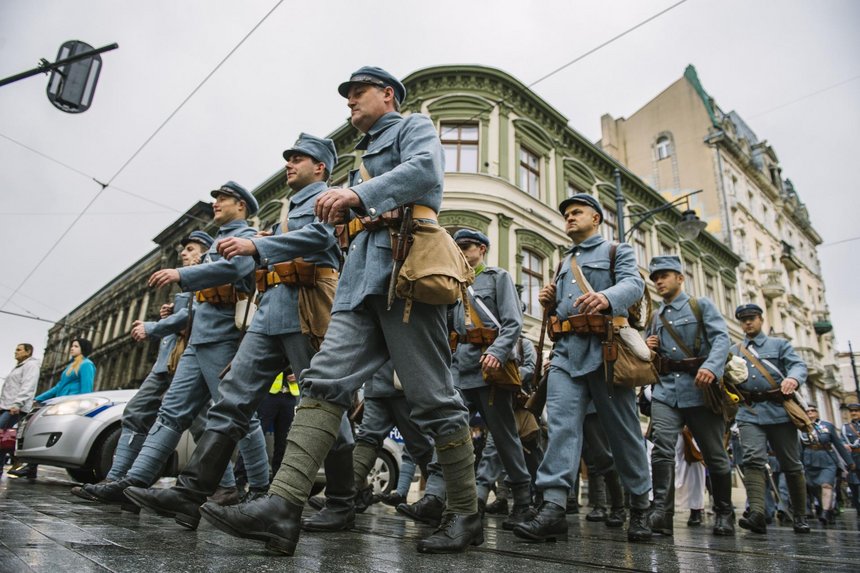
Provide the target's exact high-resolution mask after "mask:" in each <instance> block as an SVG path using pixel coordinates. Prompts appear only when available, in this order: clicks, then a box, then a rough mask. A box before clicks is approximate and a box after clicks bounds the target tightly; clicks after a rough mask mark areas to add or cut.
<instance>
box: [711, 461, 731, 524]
mask: <svg viewBox="0 0 860 573" xmlns="http://www.w3.org/2000/svg"><path fill="white" fill-rule="evenodd" d="M711 488H712V489H713V493H714V535H723V536H731V535H734V534H735V511H734V507H733V506H732V474H730V473H729V474H723V475H715V474H711Z"/></svg>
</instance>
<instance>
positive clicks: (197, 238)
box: [180, 231, 215, 249]
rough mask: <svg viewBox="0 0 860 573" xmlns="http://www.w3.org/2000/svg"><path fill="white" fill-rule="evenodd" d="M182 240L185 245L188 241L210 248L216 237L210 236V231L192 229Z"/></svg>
mask: <svg viewBox="0 0 860 573" xmlns="http://www.w3.org/2000/svg"><path fill="white" fill-rule="evenodd" d="M180 242H181V243H182V246H183V247H184V246H185V245H187V244H188V243H200V244H201V245H203V246H204V247H206V248H207V249H208V248H209V247H211V246H212V243H214V242H215V239H213V238H212V237H211V236H209V233H206V232H204V231H191V233H190V234H189V235H188V236H187V237H185V238H184V239H182V241H180Z"/></svg>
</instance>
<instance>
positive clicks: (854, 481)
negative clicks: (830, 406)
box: [842, 403, 860, 518]
mask: <svg viewBox="0 0 860 573" xmlns="http://www.w3.org/2000/svg"><path fill="white" fill-rule="evenodd" d="M848 415H849V416H851V420H850V421H849V422H848V423H846V424H844V425H843V426H842V435H843V436H844V438H845V442H846V443H847V444H848V447H849V448H850V449H851V458H852V459H853V460H854V471H852V472H850V473H849V474H848V487H849V488H851V505H852V506H853V507H854V509H856V510H857V514H858V518H860V404H857V403H854V404H848Z"/></svg>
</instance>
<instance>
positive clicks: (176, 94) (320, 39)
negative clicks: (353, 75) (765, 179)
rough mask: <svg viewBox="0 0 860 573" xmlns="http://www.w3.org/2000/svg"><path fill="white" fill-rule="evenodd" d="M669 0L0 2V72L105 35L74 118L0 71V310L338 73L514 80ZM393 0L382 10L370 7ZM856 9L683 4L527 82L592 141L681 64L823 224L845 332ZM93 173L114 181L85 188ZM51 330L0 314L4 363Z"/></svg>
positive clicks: (134, 246)
mask: <svg viewBox="0 0 860 573" xmlns="http://www.w3.org/2000/svg"><path fill="white" fill-rule="evenodd" d="M676 2H677V0H624V1H622V0H614V1H613V2H600V1H597V0H592V1H580V0H576V1H574V0H559V1H549V0H541V1H538V0H518V1H516V2H513V1H507V0H505V1H503V0H492V1H483V0H472V1H468V2H464V1H462V0H458V1H449V0H438V1H437V2H434V3H432V4H428V3H426V2H421V3H418V2H398V3H396V4H395V3H370V2H356V1H355V0H342V1H334V0H331V1H325V2H317V3H311V4H309V3H306V2H295V1H292V2H291V1H289V0H284V1H283V2H281V3H280V4H279V3H278V2H277V0H246V1H244V2H241V3H240V2H226V1H214V0H205V1H204V0H193V1H192V0H187V1H180V2H177V1H175V0H170V1H168V0H150V1H149V2H130V1H125V2H123V1H116V0H112V1H107V0H104V1H94V0H82V1H81V2H75V3H69V2H61V1H59V0H42V1H33V0H3V1H2V2H0V77H6V76H9V75H12V74H15V73H18V72H20V71H23V70H25V69H29V68H31V67H33V66H34V65H36V63H37V62H38V60H39V58H46V59H48V60H51V61H53V60H54V58H55V56H56V53H57V49H58V47H59V45H60V44H61V43H62V42H64V41H66V40H72V39H77V40H82V41H85V42H87V43H89V44H91V45H93V46H96V47H98V46H103V45H106V44H110V43H112V42H117V43H118V44H119V46H120V48H119V50H116V51H113V52H110V53H108V54H105V55H104V56H103V61H104V68H103V70H102V74H101V79H100V82H99V85H98V89H97V92H96V94H95V101H94V104H93V106H92V109H90V110H89V111H87V112H86V113H84V114H80V115H71V114H65V113H62V112H60V111H58V110H56V109H55V108H54V107H53V106H52V105H50V103H49V102H48V101H47V99H46V97H45V86H46V83H47V82H46V79H45V78H44V77H43V76H38V77H33V78H30V79H27V80H23V81H21V82H18V83H16V84H12V85H8V86H5V87H2V88H0V197H2V201H0V215H2V221H3V224H2V226H0V245H2V249H0V310H3V311H8V312H14V313H20V314H28V315H35V316H39V317H43V318H47V319H52V320H56V319H59V318H60V317H62V316H63V315H64V314H65V313H67V312H68V311H70V310H71V309H73V308H75V307H76V306H77V305H79V304H80V303H81V302H82V301H84V300H85V299H86V298H87V297H88V296H89V295H91V294H92V293H93V292H95V291H96V290H97V289H98V288H99V287H101V286H102V285H104V284H105V282H107V281H108V280H110V279H111V278H113V277H115V276H116V275H117V274H118V273H120V272H121V271H122V270H124V269H125V268H127V267H128V265H129V264H131V263H132V262H133V261H135V260H137V259H138V258H139V257H141V256H142V255H143V254H145V253H146V252H148V251H149V250H150V249H152V247H153V246H154V244H153V243H152V237H154V236H156V235H157V234H158V233H159V231H161V230H162V229H163V228H164V227H165V226H166V225H168V224H169V223H170V222H171V221H172V220H173V219H174V218H175V217H176V216H177V214H178V213H180V212H184V211H185V210H186V209H187V208H188V207H189V206H190V205H192V204H193V203H194V202H195V201H197V200H207V197H208V194H207V191H208V190H209V189H212V188H213V187H214V186H218V185H220V184H221V183H223V182H224V181H226V180H228V179H235V180H236V181H239V182H240V183H242V184H244V185H246V186H248V187H253V186H255V185H257V184H259V183H260V182H262V181H263V180H264V179H265V178H267V177H268V176H269V175H271V174H272V173H273V172H274V171H276V170H277V169H279V168H280V167H281V164H282V159H281V155H280V152H281V150H283V149H284V147H285V146H286V145H288V144H289V143H291V142H292V141H294V140H295V137H296V135H297V134H298V133H299V132H300V131H308V132H311V133H315V134H320V135H322V134H325V133H328V132H330V131H331V130H332V129H334V128H335V127H337V126H338V125H340V123H341V122H342V121H344V120H345V119H346V118H347V116H348V114H347V109H346V106H345V102H344V100H343V99H342V98H340V96H338V95H337V92H336V90H335V86H336V85H337V84H338V83H339V82H340V81H343V80H344V79H346V78H347V77H348V76H349V74H350V72H351V71H353V70H354V69H356V68H358V67H359V66H361V65H363V64H373V65H380V66H383V67H385V68H387V69H388V70H390V71H391V72H392V73H395V74H397V75H400V76H401V77H402V76H405V75H407V74H409V73H411V72H413V71H415V70H417V69H419V68H423V67H428V66H434V65H440V64H456V63H473V64H483V65H489V66H494V67H497V68H500V69H502V70H504V71H506V72H508V73H510V74H512V75H513V76H515V77H517V78H519V79H520V80H522V81H523V82H525V83H527V84H528V83H531V82H533V81H535V80H536V79H538V78H540V77H542V76H544V75H545V74H547V73H548V72H550V71H552V70H554V69H556V68H558V67H559V66H562V65H563V64H565V63H567V62H570V61H571V60H573V59H575V58H577V57H578V56H580V55H582V54H584V53H586V52H588V51H589V50H591V49H592V48H594V47H596V46H598V45H600V44H601V43H603V42H605V41H607V40H609V39H610V38H612V37H614V36H616V35H617V34H619V33H621V32H623V31H624V30H627V29H628V28H631V27H632V26H634V25H636V24H638V23H639V22H642V21H643V20H645V19H647V18H649V17H650V16H653V15H654V14H657V13H658V12H660V11H662V10H665V9H667V8H669V7H671V6H672V5H673V4H675V3H676ZM275 6H277V8H275ZM389 6H391V7H394V6H396V7H397V11H396V12H394V11H392V12H391V13H388V14H382V13H381V10H382V8H381V7H389ZM273 8H275V9H274V11H273V12H272V13H271V15H270V16H269V17H268V18H267V19H265V21H264V22H263V23H262V24H261V25H260V26H259V28H257V30H256V31H255V32H254V33H253V34H251V35H250V37H249V38H248V39H247V40H246V41H245V42H244V43H243V44H242V45H241V46H240V47H239V48H238V49H237V50H236V51H235V53H234V54H233V55H232V56H231V57H230V58H229V59H228V60H227V61H226V63H224V65H223V66H221V67H220V69H218V70H217V71H216V72H215V73H214V74H213V75H212V77H211V78H210V79H209V81H208V82H207V83H205V85H203V87H202V88H201V89H200V90H199V91H198V92H197V93H196V94H195V95H194V96H193V97H192V98H191V99H190V100H189V101H188V103H187V104H186V105H185V106H184V107H183V108H182V109H181V110H180V111H179V112H178V113H177V114H176V115H175V117H173V119H172V120H171V121H169V122H168V123H167V125H166V126H165V127H164V128H163V129H162V130H161V131H160V132H159V133H158V134H157V135H156V136H155V137H154V138H153V139H152V140H151V142H150V143H149V144H148V145H147V146H146V147H145V148H144V149H143V150H142V151H141V152H140V153H139V154H138V155H137V156H136V157H135V158H134V159H133V160H132V161H131V162H130V163H127V162H128V161H129V159H130V158H131V157H132V156H133V155H134V154H135V152H136V151H137V150H138V149H139V148H140V146H141V145H142V144H143V143H144V142H145V141H146V140H147V138H149V137H150V136H151V135H152V134H153V133H154V132H155V130H156V129H157V128H158V126H159V125H161V124H162V122H164V120H165V119H166V118H167V117H168V116H169V115H170V114H171V113H172V112H173V111H174V110H175V109H176V108H177V107H178V106H179V104H180V103H181V102H182V101H183V100H184V99H185V98H186V97H188V96H189V94H190V93H191V92H192V90H194V88H195V87H197V85H198V84H199V83H200V82H201V81H202V80H203V79H204V78H205V77H206V76H207V75H208V74H209V73H210V72H212V71H213V69H214V68H215V67H216V65H218V63H219V62H221V61H222V60H223V59H224V57H225V56H227V54H228V53H229V52H230V51H231V50H232V49H233V48H235V47H236V46H237V44H239V42H240V41H241V40H242V39H243V38H244V37H245V36H246V35H247V34H248V33H249V32H250V31H251V30H252V29H253V28H254V26H256V25H257V24H258V23H259V22H260V21H261V20H262V19H263V18H264V17H265V16H266V14H267V13H268V12H270V11H271V10H272V9H273ZM858 24H860V2H855V1H852V0H829V1H827V2H811V1H798V0H782V1H780V2H772V1H767V0H720V1H716V0H687V1H686V2H682V3H681V4H680V5H679V6H677V7H675V8H673V9H671V10H670V11H668V12H666V13H665V14H664V15H662V16H660V17H659V18H657V19H655V20H653V21H651V22H649V23H647V24H645V25H643V26H642V27H640V28H638V29H637V30H635V31H633V32H632V33H630V34H628V35H626V36H625V37H623V38H621V39H620V40H618V41H616V42H614V43H612V44H611V45H609V46H607V47H605V48H602V49H600V50H598V51H597V52H595V53H593V54H591V55H589V56H588V57H586V58H584V59H582V60H581V61H579V62H578V63H576V64H574V65H572V66H570V67H568V68H566V69H565V70H563V71H561V72H560V73H557V74H555V75H553V76H552V77H551V78H549V79H547V80H545V81H542V82H540V83H539V84H538V85H537V86H536V87H535V90H536V91H537V93H538V94H540V95H541V96H542V97H543V98H544V99H546V100H547V101H548V102H549V103H550V104H551V105H553V106H554V107H555V108H557V109H558V110H559V111H561V112H562V113H563V114H565V115H566V116H567V117H568V118H569V120H570V124H571V126H572V127H573V128H574V129H577V130H579V131H580V132H582V133H583V134H585V135H586V136H587V137H588V138H589V139H591V140H593V141H596V140H597V139H599V138H600V116H601V115H602V114H603V113H607V112H608V113H611V114H612V115H614V116H616V117H618V116H628V115H630V114H632V113H633V112H634V111H635V110H637V109H638V108H639V107H640V106H641V105H642V104H644V103H645V102H646V101H648V100H649V99H651V98H652V97H654V96H655V95H656V94H658V93H659V92H660V91H661V90H663V89H664V88H665V87H667V86H668V85H669V84H671V83H672V82H673V81H675V80H676V79H678V78H679V77H680V76H681V75H682V74H683V71H684V68H685V67H686V66H687V65H688V64H690V63H692V64H694V65H695V66H696V68H697V70H698V72H699V76H700V78H701V80H702V82H703V84H704V86H705V88H706V89H707V90H708V91H709V92H710V93H711V95H713V96H714V97H715V98H716V100H717V102H718V104H719V105H720V107H722V108H723V109H724V110H726V111H729V110H732V109H734V110H737V111H738V112H739V113H740V114H741V115H742V116H743V117H744V118H745V119H746V120H747V123H749V125H750V126H751V127H752V129H753V130H755V131H756V133H757V134H758V136H759V138H760V139H766V140H768V141H769V143H770V144H771V145H772V146H773V147H774V149H775V150H776V153H777V154H778V156H779V158H780V161H781V163H782V166H783V172H784V174H785V175H786V176H787V177H789V178H791V179H792V180H793V182H794V184H795V186H796V188H797V190H798V192H799V193H800V196H801V199H802V200H804V201H805V202H806V203H807V205H808V207H809V211H810V214H811V216H812V220H813V223H814V225H815V227H816V228H817V229H818V231H819V232H820V234H821V235H822V237H823V238H824V241H825V244H824V245H823V246H822V247H821V249H820V251H819V252H820V257H821V260H822V264H823V268H824V276H825V279H826V281H827V298H828V302H829V305H830V309H831V312H832V314H833V319H834V323H835V326H836V334H837V337H838V345H839V347H840V348H846V349H847V341H848V340H849V339H850V340H852V341H853V342H854V345H855V347H860V321H858V318H860V303H858V302H857V296H856V292H857V288H856V284H857V282H858V279H860V271H858V268H860V265H858V257H857V254H856V253H857V251H858V248H860V241H858V240H854V241H846V240H848V239H854V238H856V237H858V236H860V230H858V227H857V225H856V224H855V222H856V220H857V215H858V214H860V208H858V206H857V196H858V194H857V192H856V191H857V188H858V183H857V177H856V176H855V174H854V171H855V169H856V165H857V159H856V149H857V145H856V141H857V136H856V134H857V133H858V131H860V105H858V102H860V36H858V34H857V33H856V29H857V25H858ZM13 141H14V142H17V143H14V142H13ZM23 146H26V147H28V148H30V150H28V149H26V148H25V147H23ZM33 150H35V151H37V152H39V153H41V154H43V155H46V156H49V157H51V158H53V159H55V160H57V161H59V162H61V163H63V164H65V165H66V166H68V167H71V168H73V169H74V170H72V169H69V168H67V167H63V166H61V165H59V164H57V163H55V162H52V161H49V160H47V159H46V158H45V157H42V156H40V155H38V154H37V153H34V151H33ZM126 163H127V164H126ZM91 178H96V179H98V180H99V181H110V180H113V184H114V185H115V187H108V188H107V189H106V190H105V191H104V192H103V193H101V194H99V191H100V190H101V187H100V186H99V185H97V184H96V183H95V182H93V180H92V179H91ZM134 195H142V196H146V197H148V198H149V199H150V200H151V201H152V202H147V201H144V200H141V199H139V198H135V197H134ZM94 198H95V201H94V202H93V203H92V205H91V206H90V207H89V209H88V211H87V212H86V214H85V215H83V216H82V217H81V218H80V220H79V221H78V222H77V224H75V226H74V227H73V228H72V229H71V230H70V231H69V232H68V234H66V235H65V237H64V238H63V239H62V241H60V242H59V244H58V245H57V246H56V248H55V249H54V250H53V251H52V252H51V253H50V254H47V253H48V251H49V249H51V248H52V246H53V245H54V244H55V243H56V242H57V240H58V239H59V238H60V237H61V236H62V235H63V233H64V232H65V231H66V230H67V228H68V227H69V225H71V224H72V222H73V221H75V219H76V218H77V217H78V216H79V214H80V213H81V211H82V210H83V209H84V208H85V207H86V206H87V204H88V203H90V202H91V201H93V199H94ZM840 241H846V242H840ZM46 255H47V256H46ZM43 259H44V261H43ZM40 261H42V262H41V263H40ZM34 269H35V270H34ZM28 276H29V278H27V277H28ZM25 279H26V280H25ZM16 290H17V293H16V294H15V295H14V296H11V295H12V294H13V292H15V291H16ZM10 296H11V298H10ZM48 327H49V325H48V324H46V323H41V322H37V321H35V320H31V319H27V318H18V317H14V316H11V315H8V314H0V376H5V374H6V373H7V372H8V371H9V370H10V369H11V368H12V366H13V364H14V360H13V357H12V352H13V350H14V347H15V344H16V343H18V342H22V341H30V342H32V343H33V344H34V345H35V346H36V353H37V355H39V356H40V355H41V352H42V348H43V347H44V343H45V340H46V335H47V330H48Z"/></svg>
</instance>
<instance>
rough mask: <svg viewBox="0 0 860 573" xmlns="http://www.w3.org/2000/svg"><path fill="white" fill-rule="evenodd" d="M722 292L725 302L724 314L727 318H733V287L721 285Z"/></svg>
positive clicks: (734, 304)
mask: <svg viewBox="0 0 860 573" xmlns="http://www.w3.org/2000/svg"><path fill="white" fill-rule="evenodd" d="M723 291H724V292H725V294H726V296H725V301H726V314H727V315H729V316H734V314H735V308H736V307H737V303H736V299H735V287H734V285H729V284H725V283H723Z"/></svg>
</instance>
